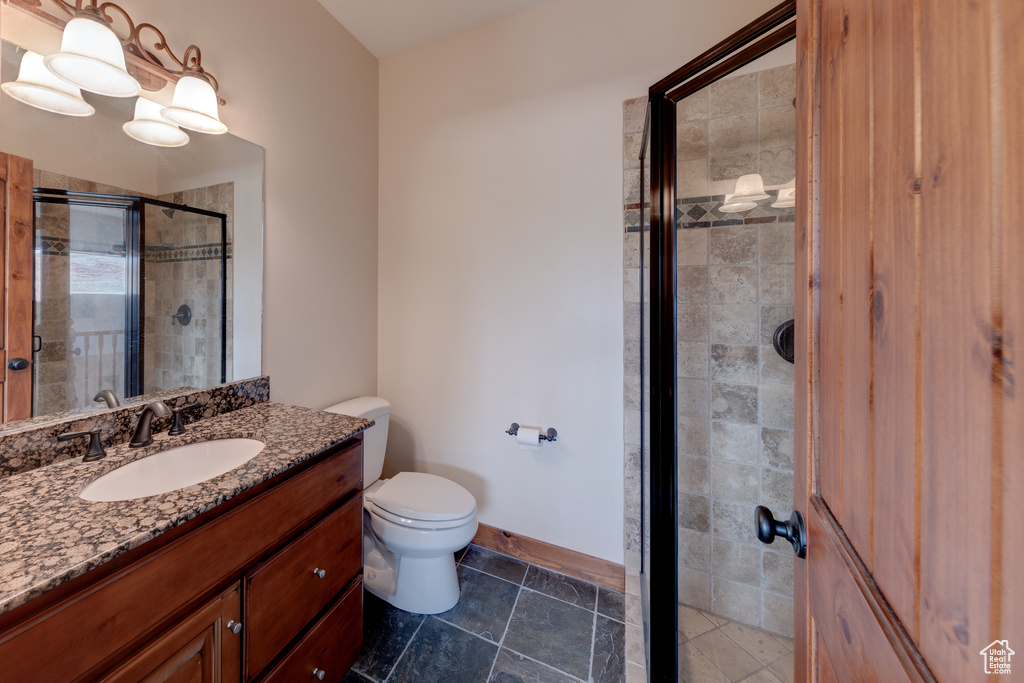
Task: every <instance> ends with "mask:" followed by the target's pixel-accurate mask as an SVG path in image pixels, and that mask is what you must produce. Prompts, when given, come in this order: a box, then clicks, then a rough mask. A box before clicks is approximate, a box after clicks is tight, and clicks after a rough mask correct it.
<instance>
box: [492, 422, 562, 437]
mask: <svg viewBox="0 0 1024 683" xmlns="http://www.w3.org/2000/svg"><path fill="white" fill-rule="evenodd" d="M505 433H506V434H510V435H512V436H515V435H517V434H518V433H519V423H518V422H513V423H512V426H511V427H509V428H508V429H506V430H505ZM557 437H558V432H557V431H555V428H554V427H548V428H547V430H541V433H540V440H541V441H558V438H557Z"/></svg>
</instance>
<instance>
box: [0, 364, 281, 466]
mask: <svg viewBox="0 0 1024 683" xmlns="http://www.w3.org/2000/svg"><path fill="white" fill-rule="evenodd" d="M157 400H160V401H163V402H164V403H165V404H167V407H168V408H171V409H174V408H177V407H179V406H186V405H190V404H192V403H198V404H200V405H201V406H202V409H201V410H200V409H196V410H194V411H191V414H189V413H186V416H185V417H186V420H185V421H186V422H191V421H194V420H198V419H202V418H208V417H213V416H214V415H220V414H222V413H230V412H232V411H235V410H239V409H240V408H247V407H249V406H251V405H255V404H257V403H265V402H267V401H269V400H270V377H268V376H266V375H264V376H263V377H254V378H252V379H244V380H239V381H237V382H229V383H228V384H222V385H220V386H216V387H213V388H212V389H195V388H192V387H181V388H178V389H170V390H168V391H161V392H157V393H153V394H146V395H144V396H136V397H135V398H130V399H125V401H124V402H123V403H122V405H121V407H119V408H114V409H109V408H105V407H102V406H96V407H89V408H82V409H80V410H76V411H71V412H67V413H60V414H57V415H44V416H42V417H35V418H30V419H28V420H20V421H18V422H11V423H8V424H6V425H0V477H9V476H11V475H12V474H18V473H20V472H26V471H28V470H32V469H35V468H37V467H43V466H45V465H49V464H52V463H55V462H61V461H63V460H70V459H72V458H76V457H78V456H81V455H85V451H86V446H87V445H88V444H87V442H86V441H85V440H82V439H76V440H75V441H71V442H68V443H58V441H57V435H58V434H63V433H64V432H77V431H87V430H89V429H93V428H94V427H99V428H100V429H101V430H103V431H102V433H103V445H104V446H111V445H114V444H119V443H125V442H126V441H128V439H129V438H130V437H131V433H132V429H133V428H134V426H135V422H136V418H137V417H138V414H139V413H140V412H142V406H144V405H146V404H147V403H150V402H152V401H157ZM169 421H170V417H162V418H157V419H156V420H154V422H153V425H154V432H155V431H158V430H159V429H163V428H164V427H166V426H167V425H168V423H169Z"/></svg>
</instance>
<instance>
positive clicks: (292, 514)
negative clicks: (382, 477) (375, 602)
mask: <svg viewBox="0 0 1024 683" xmlns="http://www.w3.org/2000/svg"><path fill="white" fill-rule="evenodd" d="M361 484H362V440H361V437H356V438H353V439H350V440H349V441H346V442H345V443H343V444H341V445H339V446H337V447H334V448H332V449H330V450H328V451H326V452H325V453H323V454H321V455H319V456H316V457H314V458H312V459H311V460H309V461H307V462H305V463H301V464H299V465H297V466H296V467H294V468H292V469H291V470H289V471H288V472H285V473H283V474H281V475H279V476H278V477H275V478H274V479H271V480H269V481H267V482H264V483H263V484H260V485H258V486H256V487H254V488H253V489H251V490H250V491H247V492H245V493H243V494H240V495H239V496H236V497H235V498H233V499H231V500H229V501H227V502H225V503H223V504H222V505H220V506H218V507H215V508H213V509H212V510H209V511H208V512H205V513H203V514H202V515H200V516H199V517H197V518H195V519H193V520H190V521H189V522H186V523H185V524H182V525H181V526H179V527H176V528H175V529H172V530H170V531H168V532H165V533H164V534H161V535H160V536H157V537H156V538H155V539H153V540H151V541H149V542H148V543H146V544H144V545H142V546H140V547H139V548H137V549H135V550H132V551H129V553H126V554H125V555H124V556H122V557H120V558H117V559H116V560H113V561H111V562H110V563H108V564H106V565H101V566H100V567H99V568H97V569H95V570H93V571H91V572H89V573H87V574H85V575H83V576H81V577H78V578H76V579H74V580H72V581H71V582H69V584H67V585H65V586H61V587H59V588H57V589H54V590H53V591H51V592H50V593H45V594H43V595H42V596H40V597H39V598H36V599H35V600H33V601H31V602H29V603H27V604H25V605H23V606H21V607H18V608H16V609H15V610H12V611H11V612H9V613H7V614H5V615H0V683H8V682H11V683H24V682H25V681H93V680H99V681H117V682H119V683H120V682H122V681H137V680H147V681H204V682H205V681H220V682H222V683H229V682H231V683H234V682H235V681H242V680H244V681H250V680H252V681H256V680H259V679H261V678H267V679H273V680H287V679H284V678H281V677H280V674H278V673H276V672H278V671H280V670H282V667H286V666H291V667H295V666H299V665H298V664H296V662H298V661H300V660H302V661H305V660H303V659H302V657H303V656H306V655H308V656H312V655H313V654H314V651H315V650H316V649H317V648H318V647H319V648H321V650H322V652H321V653H320V654H319V655H317V656H316V657H313V659H317V660H318V661H321V660H322V661H323V662H324V663H326V662H328V661H329V662H330V668H329V669H328V668H327V666H326V665H323V666H321V665H316V664H314V665H313V666H314V668H316V667H318V666H319V670H324V671H327V672H328V673H327V674H326V675H325V676H324V678H323V679H320V680H323V681H340V680H341V679H342V677H343V676H344V674H345V672H346V671H347V669H348V667H349V666H351V664H352V662H353V661H354V660H355V657H356V655H357V654H358V652H359V649H360V647H361V646H362V590H361V588H362V582H361V578H362V577H361V569H362V550H361V544H362V492H361V488H362V487H361ZM314 569H315V570H317V573H316V574H314V573H313V572H314ZM321 570H322V571H323V572H324V574H323V577H321V576H320V571H321ZM231 621H234V622H235V624H234V625H233V628H232V629H230V630H229V629H228V627H227V624H228V622H231ZM238 623H241V625H242V628H241V630H240V631H239V632H238V633H235V632H234V631H235V630H237V624H238ZM324 634H328V635H327V636H325V635H324ZM325 637H328V639H334V640H335V641H337V642H331V643H326V644H324V643H322V639H323V638H325ZM325 653H326V654H325ZM295 657H299V660H297V659H295ZM307 658H308V657H307ZM311 661H312V660H311ZM289 670H292V669H289ZM312 672H313V669H312V668H310V669H309V671H307V672H306V673H305V674H303V676H302V677H301V678H297V679H292V680H304V679H307V678H309V676H312V675H313V673H312ZM211 676H212V678H211ZM309 680H315V679H309Z"/></svg>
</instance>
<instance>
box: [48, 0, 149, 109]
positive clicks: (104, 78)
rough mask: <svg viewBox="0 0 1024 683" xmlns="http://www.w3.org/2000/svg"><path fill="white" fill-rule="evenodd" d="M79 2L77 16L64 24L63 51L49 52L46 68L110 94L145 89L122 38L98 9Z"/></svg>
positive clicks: (76, 83) (85, 87)
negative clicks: (131, 66)
mask: <svg viewBox="0 0 1024 683" xmlns="http://www.w3.org/2000/svg"><path fill="white" fill-rule="evenodd" d="M81 4H82V2H81V0H79V1H78V2H77V3H76V9H75V14H74V18H73V19H72V20H71V21H69V22H68V24H67V26H65V27H64V35H63V37H62V38H61V41H60V52H56V53H54V54H51V55H47V56H46V58H45V59H44V60H43V62H44V63H45V64H46V68H47V69H49V70H50V71H52V72H53V73H54V74H55V75H57V76H58V77H60V78H61V79H63V80H65V81H67V82H68V83H70V84H71V85H74V86H77V87H79V88H81V89H82V90H88V91H89V92H94V93H96V94H97V95H106V96H108V97H134V96H135V95H138V94H139V92H141V91H142V86H141V85H139V82H138V81H137V80H135V79H134V78H133V77H132V75H131V74H129V73H128V69H127V67H126V66H125V62H124V49H123V48H122V47H121V40H120V39H119V38H118V37H117V36H116V35H115V34H114V29H112V28H111V27H110V22H109V21H107V19H106V18H104V16H103V13H102V12H101V11H100V10H99V9H97V7H96V0H92V2H91V4H90V6H89V7H81Z"/></svg>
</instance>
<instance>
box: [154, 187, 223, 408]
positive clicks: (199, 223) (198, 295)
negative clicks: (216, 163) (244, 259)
mask: <svg viewBox="0 0 1024 683" xmlns="http://www.w3.org/2000/svg"><path fill="white" fill-rule="evenodd" d="M159 199H162V200H163V201H166V202H172V203H174V204H184V205H186V206H190V207H193V208H196V209H205V210H207V211H216V212H218V213H224V214H227V254H228V258H227V264H226V268H227V275H226V277H227V302H226V306H225V309H224V312H223V315H224V316H225V318H226V320H227V325H226V335H227V337H226V339H225V347H226V352H227V357H226V360H225V372H226V374H227V379H229V380H230V379H231V347H232V344H231V330H232V324H231V322H232V315H231V299H232V292H231V283H232V267H233V259H232V258H231V251H232V248H231V243H232V235H233V232H234V211H233V207H234V183H230V182H228V183H221V184H219V185H211V186H209V187H200V188H196V189H192V190H185V191H183V192H175V193H173V194H169V195H163V196H161V197H159ZM145 252H146V318H145V330H146V334H145V338H144V343H145V355H144V359H145V375H144V376H145V380H146V386H145V389H144V390H145V392H146V393H150V392H154V391H164V390H166V389H171V388H175V387H181V386H189V387H196V388H201V389H204V388H208V387H213V386H216V385H217V384H220V383H221V379H220V369H221V345H220V339H221V327H220V320H221V315H222V312H221V227H220V220H219V219H214V218H209V217H206V216H202V215H199V214H194V213H188V212H184V211H178V212H175V213H174V214H173V215H170V216H169V215H167V214H166V213H164V211H163V210H159V209H157V210H153V209H151V210H150V211H149V212H148V213H147V215H146V250H145ZM181 304H187V305H188V306H189V308H191V310H192V321H191V322H190V323H189V324H188V325H180V324H178V323H177V322H176V321H175V320H174V319H172V318H171V315H173V314H174V313H176V312H177V310H178V307H179V306H180V305H181Z"/></svg>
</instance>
